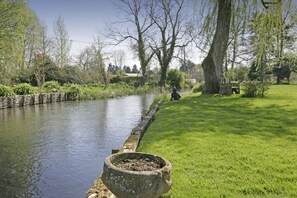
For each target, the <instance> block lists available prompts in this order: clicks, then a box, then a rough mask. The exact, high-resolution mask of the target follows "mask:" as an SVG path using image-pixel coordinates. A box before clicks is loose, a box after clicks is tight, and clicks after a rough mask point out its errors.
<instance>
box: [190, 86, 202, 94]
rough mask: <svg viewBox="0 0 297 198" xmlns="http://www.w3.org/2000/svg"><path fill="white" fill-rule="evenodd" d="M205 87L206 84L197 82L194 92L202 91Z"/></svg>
mask: <svg viewBox="0 0 297 198" xmlns="http://www.w3.org/2000/svg"><path fill="white" fill-rule="evenodd" d="M203 88H204V84H197V85H195V86H194V87H193V89H192V91H193V93H197V92H202V91H203Z"/></svg>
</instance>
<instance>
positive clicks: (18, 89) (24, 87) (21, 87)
mask: <svg viewBox="0 0 297 198" xmlns="http://www.w3.org/2000/svg"><path fill="white" fill-rule="evenodd" d="M13 92H14V93H15V94H17V95H26V94H32V93H34V87H32V86H31V85H29V84H28V83H21V84H18V85H16V86H15V87H13Z"/></svg>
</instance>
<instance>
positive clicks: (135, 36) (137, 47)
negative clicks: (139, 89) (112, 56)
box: [108, 0, 154, 81]
mask: <svg viewBox="0 0 297 198" xmlns="http://www.w3.org/2000/svg"><path fill="white" fill-rule="evenodd" d="M148 3H149V1H139V0H119V1H117V5H118V7H119V8H120V9H121V10H122V11H123V12H124V13H125V14H126V20H124V21H121V22H120V23H123V22H125V24H128V25H129V28H127V29H125V30H123V29H118V28H116V27H114V26H112V27H111V28H109V31H108V38H111V39H112V40H114V41H116V44H120V43H122V42H124V41H126V40H129V41H130V42H131V48H132V50H133V51H134V52H135V53H136V55H137V57H138V59H139V62H140V66H141V72H142V75H143V77H144V81H146V80H147V79H146V76H147V70H148V65H149V62H150V61H151V59H152V58H153V55H154V52H153V51H151V50H150V48H149V46H148V45H147V39H148V36H149V34H150V32H149V31H150V29H151V27H152V25H153V22H152V20H151V19H150V17H149V13H148V12H147V6H148ZM118 24H119V23H116V25H117V26H118ZM131 24H132V25H131Z"/></svg>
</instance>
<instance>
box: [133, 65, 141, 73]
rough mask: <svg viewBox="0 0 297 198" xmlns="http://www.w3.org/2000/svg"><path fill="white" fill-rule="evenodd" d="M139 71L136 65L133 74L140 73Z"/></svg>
mask: <svg viewBox="0 0 297 198" xmlns="http://www.w3.org/2000/svg"><path fill="white" fill-rule="evenodd" d="M138 72H139V70H138V69H137V66H136V65H135V64H134V65H133V68H132V73H138Z"/></svg>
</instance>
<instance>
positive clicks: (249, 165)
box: [138, 85, 297, 198]
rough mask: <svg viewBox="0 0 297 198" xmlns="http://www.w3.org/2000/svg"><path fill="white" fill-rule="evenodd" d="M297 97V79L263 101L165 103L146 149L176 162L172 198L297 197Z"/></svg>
mask: <svg viewBox="0 0 297 198" xmlns="http://www.w3.org/2000/svg"><path fill="white" fill-rule="evenodd" d="M296 100H297V86H296V85H280V86H276V85H274V86H272V87H271V89H270V90H269V92H268V95H267V97H266V98H263V99H261V98H242V97H241V95H232V96H230V97H218V96H213V95H200V94H193V95H189V96H185V97H183V98H182V100H180V101H171V102H165V103H164V104H163V105H162V106H161V107H160V110H159V111H158V112H157V113H156V116H155V121H154V122H153V123H152V125H151V126H150V127H149V129H148V130H147V132H146V133H145V135H144V137H143V138H142V141H141V144H140V147H139V149H138V151H141V152H148V153H154V154H156V155H160V156H162V157H164V158H166V159H167V160H169V161H170V162H171V163H172V167H173V173H172V182H173V186H172V189H171V191H169V193H168V194H167V195H165V196H164V197H171V198H173V197H174V198H183V197H243V196H244V197H296V196H297V186H296V185H295V184H296V183H297V147H296V143H297V132H296V131H297V123H296V120H297V114H296V111H297V103H296Z"/></svg>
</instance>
